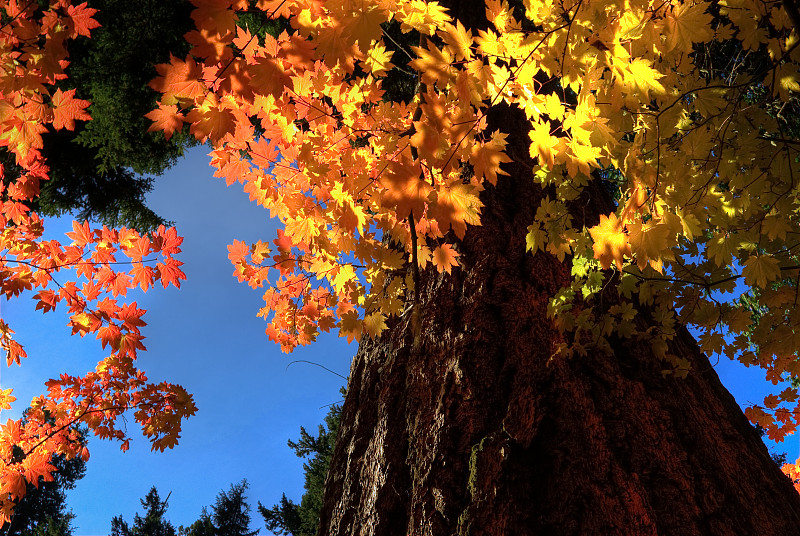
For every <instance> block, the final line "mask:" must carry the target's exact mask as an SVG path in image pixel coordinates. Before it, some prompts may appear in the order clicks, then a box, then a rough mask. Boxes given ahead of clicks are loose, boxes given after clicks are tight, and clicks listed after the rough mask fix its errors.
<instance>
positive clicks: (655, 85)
mask: <svg viewBox="0 0 800 536" xmlns="http://www.w3.org/2000/svg"><path fill="white" fill-rule="evenodd" d="M651 63H652V62H651V61H650V60H647V59H645V58H636V59H635V60H633V61H631V62H630V63H628V64H625V67H624V69H623V70H622V73H621V74H622V83H623V85H625V86H626V87H628V88H637V89H639V91H641V92H642V93H643V95H644V98H645V99H647V98H649V95H650V91H651V90H653V91H656V92H657V93H665V92H666V90H665V89H664V86H662V85H661V82H659V81H658V79H659V78H662V77H663V76H664V75H663V74H661V73H659V72H658V71H656V70H655V69H653V68H652V67H651V66H650V65H651Z"/></svg>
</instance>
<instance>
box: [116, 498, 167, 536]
mask: <svg viewBox="0 0 800 536" xmlns="http://www.w3.org/2000/svg"><path fill="white" fill-rule="evenodd" d="M168 499H169V495H167V498H166V499H164V500H163V501H162V500H161V497H160V496H159V495H158V490H157V489H156V487H155V486H153V487H152V488H150V491H149V492H148V493H147V495H146V496H145V498H144V499H142V500H141V503H142V508H143V509H144V516H140V515H139V514H136V515H135V516H134V518H133V526H132V527H131V526H129V525H128V523H126V522H125V521H124V520H123V519H122V516H115V517H114V518H113V519H112V520H111V536H176V534H177V533H176V531H175V527H174V526H173V525H172V523H170V522H169V521H168V520H167V519H166V518H165V517H164V515H165V514H166V512H167V506H168V503H167V500H168Z"/></svg>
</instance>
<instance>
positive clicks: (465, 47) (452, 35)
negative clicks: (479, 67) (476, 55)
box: [438, 20, 472, 61]
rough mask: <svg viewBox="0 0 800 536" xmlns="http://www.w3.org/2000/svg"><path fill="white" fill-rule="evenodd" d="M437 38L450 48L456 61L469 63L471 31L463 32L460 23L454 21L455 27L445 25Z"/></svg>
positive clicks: (470, 56)
mask: <svg viewBox="0 0 800 536" xmlns="http://www.w3.org/2000/svg"><path fill="white" fill-rule="evenodd" d="M438 34H439V37H441V38H442V40H443V41H444V42H445V43H446V44H447V45H448V46H449V47H450V49H451V50H452V52H453V56H454V57H455V58H456V59H457V60H466V61H469V60H471V59H472V50H471V49H470V47H472V31H471V30H465V29H464V25H463V24H461V21H460V20H459V21H456V24H455V26H454V25H452V24H450V23H447V24H445V26H444V29H443V30H439V32H438Z"/></svg>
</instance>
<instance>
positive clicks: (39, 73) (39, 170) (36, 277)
mask: <svg viewBox="0 0 800 536" xmlns="http://www.w3.org/2000/svg"><path fill="white" fill-rule="evenodd" d="M42 4H44V7H43V5H42ZM94 13H95V10H93V9H90V8H88V7H87V5H86V3H83V4H80V5H71V4H70V3H69V2H68V1H66V0H53V1H52V2H50V3H49V5H48V4H47V3H46V2H44V3H43V2H30V1H28V2H23V1H2V2H0V145H2V146H4V147H6V148H7V149H8V150H9V151H10V152H11V153H12V154H13V155H14V158H15V160H16V166H17V168H18V169H15V170H14V171H13V172H12V173H8V174H6V172H5V170H3V169H0V175H2V182H0V294H2V295H3V296H4V297H5V298H6V299H12V298H17V297H19V296H20V295H22V294H28V295H30V296H32V298H33V300H34V302H35V308H36V309H41V310H42V311H43V312H49V311H52V310H54V309H56V308H62V309H65V310H66V311H67V312H68V315H69V324H68V327H69V328H70V329H71V330H72V333H73V334H79V335H80V336H81V337H83V336H84V335H92V336H94V337H96V338H97V339H98V340H99V341H100V343H101V346H102V347H103V348H106V349H107V350H108V351H109V352H110V355H109V357H107V358H105V359H103V360H102V361H101V362H100V363H98V365H97V367H96V369H95V370H94V371H92V372H90V373H88V374H86V375H85V376H82V377H81V376H69V375H66V374H64V375H61V377H60V378H58V379H53V380H50V381H49V382H47V392H46V393H45V394H43V395H42V396H38V397H35V398H34V399H33V400H32V401H31V402H30V409H29V410H28V411H27V412H26V414H25V418H24V419H18V420H13V419H8V420H7V421H6V422H5V424H2V425H0V525H1V524H2V523H4V522H5V521H7V520H8V519H9V517H10V515H11V513H12V509H13V505H14V503H15V502H16V501H18V500H19V499H20V498H21V497H22V496H23V495H24V494H25V489H26V482H28V483H32V484H34V485H35V486H38V485H39V483H40V479H43V480H44V481H49V480H52V479H53V475H52V471H53V470H54V467H53V466H52V465H51V464H50V461H51V460H52V458H53V456H54V455H64V456H66V457H67V458H68V459H69V458H73V457H75V456H82V457H84V458H88V456H89V453H88V451H87V450H86V448H85V442H84V441H82V440H81V438H80V437H79V436H78V433H77V432H76V429H77V428H76V426H75V425H76V424H79V423H83V424H85V425H87V426H88V427H89V429H90V430H92V431H93V432H94V434H95V435H97V436H99V437H103V438H111V439H116V440H118V441H120V442H121V446H122V448H123V449H127V447H128V441H129V435H128V431H127V428H126V426H125V425H124V423H122V425H120V424H119V423H118V420H119V418H120V417H121V416H122V415H123V414H125V413H126V412H129V411H130V412H132V414H133V417H134V419H135V420H136V421H137V422H138V423H140V424H141V426H142V429H143V432H144V434H145V435H146V436H148V437H149V438H150V439H151V441H152V446H153V448H154V449H161V450H163V449H164V448H167V447H171V446H173V445H174V444H175V443H176V442H177V439H178V437H179V432H180V425H181V420H182V419H183V418H185V417H187V416H189V415H191V414H193V413H194V411H195V407H194V403H193V402H192V398H191V396H190V395H189V394H188V393H187V392H186V391H185V390H184V389H183V388H182V387H180V386H177V385H171V384H168V383H166V382H162V383H159V384H153V383H148V382H147V378H146V376H145V375H144V373H143V372H142V371H140V370H138V369H137V368H136V366H135V360H136V355H137V352H138V351H139V350H143V349H144V345H143V344H142V339H143V336H142V334H141V332H140V328H141V327H142V326H144V325H145V322H144V321H143V320H142V318H141V317H142V315H143V313H144V310H142V309H140V308H138V307H137V305H136V302H135V301H133V302H125V301H124V298H125V296H126V294H127V292H128V291H129V290H130V289H132V288H136V287H139V288H141V290H143V291H146V290H148V289H149V288H151V287H152V286H153V285H155V284H156V283H160V284H161V285H162V286H163V287H167V286H168V285H170V284H173V285H175V286H180V281H181V279H184V275H183V272H182V271H181V269H180V266H181V264H182V263H181V262H180V261H178V260H177V259H175V258H174V257H173V255H175V254H177V253H179V252H180V244H181V242H182V240H183V239H182V238H180V237H179V236H178V235H177V233H176V232H175V229H165V228H164V227H161V228H160V229H158V230H157V231H156V232H154V233H152V234H149V235H142V234H140V233H139V232H137V231H135V230H131V229H125V228H122V229H108V228H107V227H103V228H102V229H92V228H91V227H90V225H89V224H88V223H87V222H84V223H79V222H75V223H73V231H72V232H70V233H68V234H67V238H68V239H70V240H71V242H69V243H63V244H62V243H60V242H58V241H56V240H47V239H44V238H43V233H44V226H43V221H42V219H41V218H39V216H38V215H37V214H36V213H34V212H32V211H31V210H30V202H31V201H33V200H34V199H35V198H36V196H38V195H39V188H40V185H41V183H42V181H46V180H47V179H48V176H47V175H48V171H49V169H48V167H47V163H46V162H45V161H44V160H43V158H42V155H41V153H40V151H39V149H41V148H42V143H43V142H42V134H43V133H45V132H47V131H48V129H53V130H60V129H68V130H72V129H74V128H75V122H76V121H85V120H88V119H90V117H89V115H88V113H87V112H86V107H87V106H88V105H89V102H88V101H85V100H81V99H76V98H75V90H74V89H73V90H69V91H62V90H61V89H56V88H55V85H56V84H57V82H58V81H59V80H62V79H64V78H65V77H66V75H65V72H64V69H65V68H66V67H67V65H68V63H69V61H68V59H67V58H68V53H67V48H68V47H67V41H68V40H69V39H73V38H75V37H77V36H79V35H83V36H88V35H89V34H90V31H91V30H92V29H93V28H95V27H97V23H96V22H95V21H94V20H93V19H92V16H93V15H94ZM13 335H14V331H13V329H12V327H11V326H9V325H8V324H7V323H6V322H5V321H4V320H2V319H0V346H2V348H3V349H4V350H5V353H6V361H7V364H8V365H9V366H11V365H12V364H17V365H19V364H20V362H21V359H22V358H25V357H27V356H26V353H25V350H24V349H23V346H22V345H21V344H20V343H19V342H18V341H16V340H15V339H14V337H13ZM46 357H47V358H49V359H52V358H54V357H53V356H46ZM15 400H16V398H15V397H14V396H13V395H12V389H2V390H0V410H2V409H6V410H7V409H11V404H12V403H13V402H14V401H15Z"/></svg>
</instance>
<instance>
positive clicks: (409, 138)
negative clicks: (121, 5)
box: [151, 0, 800, 439]
mask: <svg viewBox="0 0 800 536" xmlns="http://www.w3.org/2000/svg"><path fill="white" fill-rule="evenodd" d="M195 5H196V6H197V9H196V10H195V11H194V14H193V18H194V20H195V21H196V23H197V31H196V32H192V33H190V34H189V35H187V38H188V39H189V41H190V42H191V43H192V44H193V45H194V49H193V50H192V51H191V54H190V56H188V57H186V58H173V59H172V61H171V63H170V64H169V65H162V66H160V67H159V72H160V74H161V76H160V77H159V78H158V79H156V80H155V81H154V83H153V87H155V88H156V89H158V90H159V91H161V92H162V93H163V98H162V101H161V104H160V107H159V109H158V110H157V111H154V112H153V114H152V117H151V118H152V119H153V120H154V121H155V123H154V128H159V129H162V130H164V131H165V132H166V133H167V134H169V133H170V132H172V131H175V130H177V129H179V128H181V127H182V125H183V124H184V123H189V124H190V125H191V129H192V131H193V132H194V133H195V135H196V136H197V137H198V139H200V140H209V141H210V142H211V143H212V145H213V147H214V150H213V152H212V155H213V164H214V166H215V167H216V168H217V170H218V171H217V174H218V175H219V176H220V177H223V178H225V179H226V180H227V181H228V183H233V182H236V181H238V182H240V183H242V184H243V186H244V189H245V191H246V192H247V193H248V194H249V195H250V197H251V199H252V200H254V201H256V202H258V203H259V204H261V205H263V206H264V207H265V208H268V209H269V211H270V215H271V216H273V217H277V218H278V219H279V220H280V221H281V223H282V224H283V225H282V229H281V231H279V236H278V238H277V239H275V240H274V241H273V243H274V247H273V244H271V243H268V242H258V243H257V244H252V245H247V244H244V243H240V242H237V243H235V244H234V245H233V246H232V250H231V260H232V261H233V263H234V265H235V274H236V275H237V276H238V277H239V278H240V279H241V280H242V281H247V282H248V283H249V284H250V285H252V286H253V287H261V286H262V285H264V284H267V287H268V290H267V291H266V293H265V294H264V299H265V307H264V308H263V309H262V311H261V313H260V314H261V315H262V316H264V317H265V318H266V319H268V320H269V327H268V328H267V333H268V334H269V336H270V337H271V338H272V339H273V340H275V341H277V342H278V343H280V344H281V345H282V347H283V348H284V349H286V350H291V349H292V348H294V347H295V346H297V345H298V344H307V343H309V342H311V341H313V340H314V339H315V338H316V336H317V335H318V333H319V332H321V331H328V330H331V329H336V328H338V331H339V334H340V335H341V336H345V337H347V338H348V339H358V338H359V337H360V336H361V335H362V334H363V333H368V334H370V335H376V334H378V333H380V331H381V330H382V329H384V328H385V326H386V320H387V319H388V317H390V316H392V315H399V314H403V313H404V312H407V310H408V309H407V307H406V303H407V300H408V299H409V295H410V293H411V294H413V292H414V286H415V285H416V284H417V281H418V273H419V271H420V270H423V269H425V267H426V266H428V264H429V263H431V265H432V269H435V270H438V271H439V272H449V271H451V270H453V269H458V268H456V266H457V265H458V249H459V239H461V238H463V236H464V234H465V232H466V231H467V227H468V226H469V225H478V224H479V223H480V213H481V209H482V203H481V201H480V197H479V196H480V193H481V191H483V190H484V189H485V188H486V187H487V184H494V183H496V181H498V180H525V178H524V177H514V178H513V179H504V178H503V177H502V175H504V174H505V172H504V169H503V164H504V163H506V162H510V161H511V158H510V156H509V155H508V154H506V151H505V150H506V145H507V143H506V140H507V135H508V134H509V133H507V132H501V131H494V132H489V131H487V114H489V113H490V111H491V109H492V107H493V106H496V105H499V104H508V105H511V106H514V107H517V108H519V109H520V110H521V111H522V112H523V113H524V114H525V116H526V117H527V118H528V120H529V122H530V131H529V133H528V136H529V139H530V149H529V155H523V156H522V157H521V156H520V155H514V159H515V160H516V161H521V160H525V158H524V156H530V161H532V162H534V165H533V170H532V172H531V175H530V177H529V179H530V180H532V181H536V182H537V183H539V184H541V186H542V188H543V193H544V199H543V201H542V203H541V205H540V206H539V207H538V209H537V212H536V217H535V219H534V221H532V222H530V226H529V227H528V228H527V238H526V242H527V247H528V249H529V250H530V251H531V252H532V253H534V254H536V253H537V252H542V251H543V252H546V253H549V254H552V255H554V256H556V257H557V258H558V259H560V260H562V261H563V262H568V263H571V264H572V274H573V276H574V283H573V284H572V285H571V286H569V287H567V288H565V289H562V291H561V292H560V293H559V294H558V295H557V296H556V297H554V299H553V301H552V303H551V304H550V306H549V311H550V314H551V316H552V318H553V320H554V322H555V324H556V325H557V326H558V327H559V328H560V329H561V330H562V331H563V333H564V341H563V343H562V344H561V345H560V347H559V348H558V352H559V353H561V354H564V355H585V353H586V352H587V350H588V348H589V347H593V348H597V347H600V348H602V347H603V346H605V345H607V340H608V338H609V337H636V338H644V339H646V340H647V341H648V343H649V344H650V345H651V347H652V348H653V352H654V354H655V355H656V356H658V357H660V358H663V359H664V360H665V369H666V372H672V373H675V374H677V375H678V376H682V375H685V374H686V373H687V372H688V363H686V362H685V361H684V360H682V359H679V358H678V357H676V356H673V355H671V354H670V353H669V344H668V343H669V340H670V339H671V338H672V337H673V336H674V334H675V333H676V330H677V329H678V326H679V325H680V324H683V325H688V326H692V327H694V328H695V329H697V330H698V333H699V343H700V345H701V347H702V349H703V350H704V351H706V352H707V353H709V354H714V353H718V354H722V355H726V356H728V357H731V358H735V359H738V360H740V361H741V362H743V363H744V364H746V365H748V366H749V365H759V366H761V367H762V368H764V369H765V370H766V373H767V378H768V379H769V380H771V381H773V382H775V383H776V384H780V383H781V382H783V381H785V380H786V379H788V378H789V377H793V376H796V375H797V374H798V373H800V370H798V363H799V362H798V357H797V355H798V354H797V349H798V346H799V345H800V339H798V336H797V335H796V333H797V331H798V330H797V326H798V323H799V322H800V318H798V314H797V313H796V309H797V308H796V307H795V305H796V304H797V296H798V274H799V273H800V265H798V262H797V258H796V248H797V246H798V244H799V243H800V242H798V240H799V238H798V220H797V210H798V185H797V181H796V179H795V177H796V176H797V173H798V172H800V168H798V155H797V148H798V141H797V137H796V133H797V132H798V125H797V124H796V120H794V119H792V117H793V116H794V114H795V113H796V111H797V96H796V92H797V91H798V90H799V89H800V83H799V82H798V71H797V66H798V60H800V56H798V55H799V54H800V52H798V50H797V44H798V42H799V41H798V37H799V36H798V30H797V24H798V22H799V21H800V17H798V16H796V14H797V10H796V9H795V8H794V4H793V2H792V1H791V0H790V1H789V2H784V3H781V2H778V1H762V0H726V1H719V2H704V1H684V2H679V1H674V2H661V1H659V2H651V1H647V0H626V1H605V0H604V1H599V0H598V1H592V0H559V1H545V0H525V1H524V2H522V3H521V4H520V3H513V4H509V3H507V2H505V1H503V0H488V1H487V2H486V18H487V20H488V27H487V28H486V29H484V30H477V31H475V30H471V29H467V28H465V27H464V25H463V24H462V23H461V22H460V21H457V20H452V19H451V17H450V16H449V15H448V13H447V11H446V10H444V9H443V8H442V7H441V6H440V5H439V4H438V3H437V2H423V1H421V0H414V1H411V2H396V1H392V0H365V1H360V2H350V1H346V0H337V1H328V2H312V1H302V0H286V1H258V2H255V3H251V2H247V1H245V0H236V1H234V0H214V1H203V2H196V4H195ZM784 5H785V6H786V7H784ZM254 9H255V10H261V11H262V12H263V14H264V16H266V17H268V18H271V19H279V18H282V19H286V20H288V22H286V25H285V27H286V28H288V29H287V30H286V31H284V32H283V33H281V34H280V35H278V36H277V37H270V36H269V35H266V36H261V37H256V36H254V35H251V34H250V33H248V31H246V30H243V29H242V28H240V27H239V26H237V17H238V15H237V13H238V12H244V11H248V13H250V14H252V12H253V10H254ZM787 9H788V11H787ZM793 18H794V19H798V20H793ZM390 24H395V25H396V24H399V27H400V29H401V31H402V32H406V33H411V34H413V35H419V41H418V43H417V44H416V45H412V46H405V45H404V44H403V43H400V42H398V40H396V39H394V38H392V37H391V35H390V34H389V33H388V32H387V31H386V28H387V27H388V26H389V25H390ZM400 57H402V58H403V62H402V64H403V67H395V66H394V65H393V63H392V62H396V63H399V62H398V61H397V59H398V58H400ZM399 69H402V72H404V73H405V74H406V75H408V76H410V77H412V78H413V79H414V80H415V83H416V89H415V96H414V98H413V100H412V101H410V102H392V101H390V100H388V99H386V98H385V96H384V84H386V83H387V79H388V78H387V77H388V75H389V74H391V73H392V72H396V71H397V70H399ZM611 179H613V180H611ZM592 181H603V182H606V183H607V185H606V186H604V187H603V188H602V189H601V190H603V191H607V192H610V193H609V197H611V198H613V199H614V200H615V202H616V206H617V210H616V212H615V213H611V214H602V215H600V218H599V222H598V223H595V224H588V225H584V224H583V223H582V222H581V223H578V220H577V219H576V217H575V212H574V211H573V210H571V208H570V207H573V206H574V205H575V203H576V201H577V200H578V199H579V198H581V199H585V196H587V195H589V194H588V193H587V192H588V190H587V185H589V184H590V183H592ZM593 191H598V189H594V190H593ZM581 196H584V197H581ZM589 201H591V199H590V200H589ZM604 293H613V294H614V297H613V299H607V300H605V301H603V300H602V299H600V298H601V297H602V296H603V294H604ZM731 293H733V294H731ZM742 293H745V295H746V296H747V297H748V301H747V303H748V304H749V305H745V301H742V300H736V299H735V298H736V297H737V295H739V294H742ZM601 303H605V306H600V304H601ZM756 310H757V311H759V313H758V316H757V318H755V317H754V314H753V312H754V311H756ZM645 311H646V320H645V321H638V320H637V318H638V317H640V315H641V314H642V313H643V312H645ZM755 320H758V322H757V323H756V322H755ZM781 389H782V390H781V391H780V393H781V394H780V395H776V398H770V399H768V400H766V401H765V403H764V405H763V406H754V407H752V408H750V409H749V410H748V415H749V416H750V418H751V419H752V420H753V421H755V422H757V423H759V424H760V425H762V426H764V427H765V428H766V429H767V430H768V431H769V434H770V437H772V438H773V439H781V438H782V437H784V436H785V434H787V433H789V432H791V431H792V430H794V429H795V427H796V424H797V419H798V413H797V411H798V410H797V406H796V403H797V402H796V400H797V393H796V390H795V388H794V387H791V386H788V387H786V388H785V389H783V385H782V386H781Z"/></svg>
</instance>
